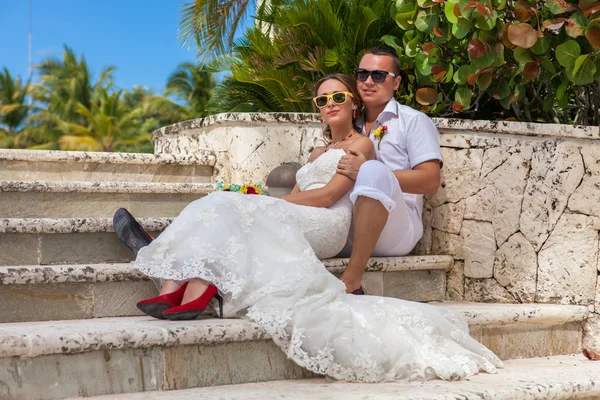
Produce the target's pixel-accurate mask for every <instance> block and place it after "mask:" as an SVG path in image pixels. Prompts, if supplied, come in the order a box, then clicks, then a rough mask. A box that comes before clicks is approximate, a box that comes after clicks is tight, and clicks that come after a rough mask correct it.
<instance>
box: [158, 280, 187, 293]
mask: <svg viewBox="0 0 600 400" xmlns="http://www.w3.org/2000/svg"><path fill="white" fill-rule="evenodd" d="M181 286H183V284H182V283H178V282H175V281H171V280H166V281H165V282H164V283H163V285H162V287H161V288H160V295H161V296H162V295H163V294H169V293H173V292H175V291H177V289H179V288H180V287H181Z"/></svg>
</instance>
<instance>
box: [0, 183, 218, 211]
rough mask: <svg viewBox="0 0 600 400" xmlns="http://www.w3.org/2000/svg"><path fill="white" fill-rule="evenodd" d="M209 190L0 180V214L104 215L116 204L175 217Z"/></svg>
mask: <svg viewBox="0 0 600 400" xmlns="http://www.w3.org/2000/svg"><path fill="white" fill-rule="evenodd" d="M213 190H214V185H213V184H210V183H165V182H76V181H42V182H32V181H0V217H7V218H8V217H10V218H77V217H87V218H108V217H112V216H113V214H114V212H115V211H116V210H117V209H118V208H119V207H125V208H127V209H128V210H130V211H131V212H132V213H133V214H134V215H136V216H137V217H140V218H146V217H176V216H177V215H179V213H180V212H181V210H183V209H184V208H185V206H187V205H188V204H189V203H190V202H192V201H194V200H197V199H198V198H200V197H203V196H205V195H206V194H208V193H211V192H212V191H213Z"/></svg>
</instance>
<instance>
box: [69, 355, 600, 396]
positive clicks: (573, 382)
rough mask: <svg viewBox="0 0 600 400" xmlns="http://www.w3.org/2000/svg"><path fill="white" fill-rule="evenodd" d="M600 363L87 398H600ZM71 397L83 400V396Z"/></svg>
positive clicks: (541, 363) (571, 361) (575, 360)
mask: <svg viewBox="0 0 600 400" xmlns="http://www.w3.org/2000/svg"><path fill="white" fill-rule="evenodd" d="M599 398H600V363H594V362H590V361H588V360H586V359H585V358H584V357H583V356H580V355H565V356H556V357H547V358H546V357H544V358H530V359H525V360H511V361H507V362H506V364H505V367H504V369H502V370H500V371H499V373H497V374H479V375H475V376H473V377H470V378H469V379H466V380H463V381H458V382H445V381H439V380H433V381H428V382H389V383H385V384H370V383H346V382H332V381H329V380H326V379H324V378H313V379H303V380H287V381H274V382H262V383H246V384H239V385H227V386H214V387H204V388H196V389H185V390H174V391H170V392H165V391H154V392H145V393H130V394H119V395H105V396H97V397H92V398H91V399H90V398H89V397H86V399H90V400H117V399H118V400H142V399H143V400H184V399H185V400H188V399H202V400H222V399H227V400H263V399H294V400H391V399H394V400H425V399H427V400H450V399H461V400H482V399H486V400H526V399H530V400H545V399H554V400H561V399H587V400H592V399H599ZM71 400H83V398H82V397H79V398H77V399H71Z"/></svg>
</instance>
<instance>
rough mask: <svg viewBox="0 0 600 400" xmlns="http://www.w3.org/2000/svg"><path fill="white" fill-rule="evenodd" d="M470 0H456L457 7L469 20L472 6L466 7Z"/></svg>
mask: <svg viewBox="0 0 600 400" xmlns="http://www.w3.org/2000/svg"><path fill="white" fill-rule="evenodd" d="M471 1H472V0H458V7H459V10H460V13H461V14H462V16H463V18H465V19H466V20H470V19H471V16H472V15H473V8H466V7H467V6H468V5H469V3H471Z"/></svg>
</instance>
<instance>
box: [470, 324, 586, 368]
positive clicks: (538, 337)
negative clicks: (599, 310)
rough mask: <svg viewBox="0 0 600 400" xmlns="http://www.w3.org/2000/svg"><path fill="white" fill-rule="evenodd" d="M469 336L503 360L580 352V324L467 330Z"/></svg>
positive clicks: (486, 327)
mask: <svg viewBox="0 0 600 400" xmlns="http://www.w3.org/2000/svg"><path fill="white" fill-rule="evenodd" d="M469 330H470V332H471V336H473V338H475V339H476V340H477V341H479V342H481V343H482V344H483V345H485V346H486V347H487V348H489V349H490V350H491V351H493V352H494V353H495V354H496V355H497V356H498V357H500V358H501V359H503V360H506V359H511V358H532V357H546V356H554V355H560V354H577V353H580V352H581V340H582V334H583V331H582V322H581V321H574V322H568V323H565V324H557V325H551V326H548V325H536V324H513V325H504V326H482V325H475V326H470V327H469Z"/></svg>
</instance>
